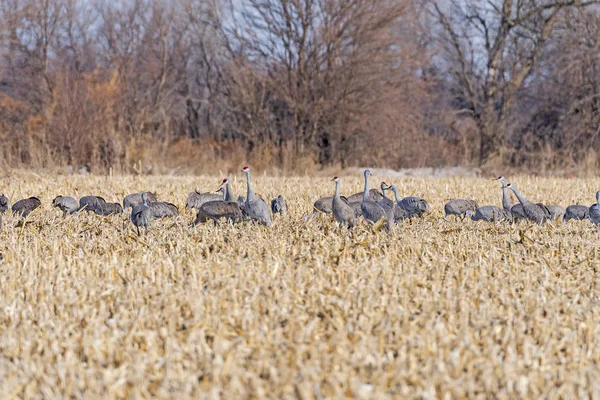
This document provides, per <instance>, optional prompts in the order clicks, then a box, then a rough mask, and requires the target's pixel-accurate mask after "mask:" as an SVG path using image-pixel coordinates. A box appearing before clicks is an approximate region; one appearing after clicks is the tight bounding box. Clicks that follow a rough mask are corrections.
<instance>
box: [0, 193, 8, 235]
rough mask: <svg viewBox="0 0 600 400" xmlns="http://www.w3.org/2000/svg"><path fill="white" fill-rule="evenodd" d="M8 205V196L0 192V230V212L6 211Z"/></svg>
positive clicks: (0, 217)
mask: <svg viewBox="0 0 600 400" xmlns="http://www.w3.org/2000/svg"><path fill="white" fill-rule="evenodd" d="M9 207H10V201H8V197H6V196H5V195H3V194H0V230H1V229H2V214H4V213H5V212H7V211H8V208H9Z"/></svg>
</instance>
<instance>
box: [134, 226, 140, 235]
mask: <svg viewBox="0 0 600 400" xmlns="http://www.w3.org/2000/svg"><path fill="white" fill-rule="evenodd" d="M135 228H136V229H137V234H138V236H141V235H140V227H139V226H136V227H135Z"/></svg>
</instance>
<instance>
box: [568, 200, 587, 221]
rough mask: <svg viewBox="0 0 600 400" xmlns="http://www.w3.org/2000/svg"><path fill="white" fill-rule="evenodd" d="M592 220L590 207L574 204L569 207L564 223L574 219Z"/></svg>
mask: <svg viewBox="0 0 600 400" xmlns="http://www.w3.org/2000/svg"><path fill="white" fill-rule="evenodd" d="M589 218H590V208H589V207H588V206H582V205H579V204H573V205H571V206H569V207H567V210H566V211H565V216H564V217H563V220H564V221H569V220H572V219H575V220H578V221H582V220H584V219H589Z"/></svg>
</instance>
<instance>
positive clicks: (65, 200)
mask: <svg viewBox="0 0 600 400" xmlns="http://www.w3.org/2000/svg"><path fill="white" fill-rule="evenodd" d="M52 206H53V207H56V208H58V209H60V210H61V211H62V212H63V217H66V216H67V214H68V215H73V214H77V211H79V202H78V201H77V200H75V199H74V198H72V197H70V196H56V197H55V198H54V200H52Z"/></svg>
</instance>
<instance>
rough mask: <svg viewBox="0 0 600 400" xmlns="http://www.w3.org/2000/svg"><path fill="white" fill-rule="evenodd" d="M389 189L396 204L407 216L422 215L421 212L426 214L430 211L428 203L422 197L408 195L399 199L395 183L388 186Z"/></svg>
mask: <svg viewBox="0 0 600 400" xmlns="http://www.w3.org/2000/svg"><path fill="white" fill-rule="evenodd" d="M390 190H391V191H392V192H393V193H394V197H395V198H396V204H398V206H400V208H402V209H404V211H406V216H407V217H408V218H414V217H422V216H423V214H427V213H429V212H430V211H431V208H430V207H429V203H427V202H426V201H425V200H423V199H422V198H420V197H414V196H410V197H405V198H403V199H400V195H399V194H398V188H397V187H396V185H392V186H390Z"/></svg>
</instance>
